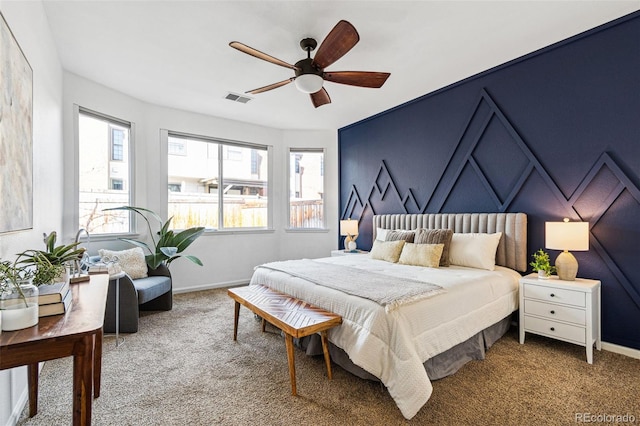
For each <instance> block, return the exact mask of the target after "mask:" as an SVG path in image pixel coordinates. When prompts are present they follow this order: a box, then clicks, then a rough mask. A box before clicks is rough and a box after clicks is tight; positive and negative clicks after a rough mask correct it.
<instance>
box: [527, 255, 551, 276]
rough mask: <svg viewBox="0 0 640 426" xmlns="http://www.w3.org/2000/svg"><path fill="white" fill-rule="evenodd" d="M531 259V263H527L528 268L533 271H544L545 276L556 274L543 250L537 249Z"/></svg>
mask: <svg viewBox="0 0 640 426" xmlns="http://www.w3.org/2000/svg"><path fill="white" fill-rule="evenodd" d="M531 257H532V258H533V261H531V263H529V266H531V267H532V268H533V270H534V271H544V272H545V274H547V276H549V275H551V274H553V273H555V272H556V267H555V266H552V265H551V261H550V260H549V254H548V253H546V252H545V251H544V250H542V249H538V251H537V252H535V253H533V255H532V256H531Z"/></svg>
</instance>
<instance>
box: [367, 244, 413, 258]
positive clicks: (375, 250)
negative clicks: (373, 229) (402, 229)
mask: <svg viewBox="0 0 640 426" xmlns="http://www.w3.org/2000/svg"><path fill="white" fill-rule="evenodd" d="M404 243H405V241H404V240H398V241H378V240H375V241H374V242H373V247H371V251H370V252H369V256H370V257H371V258H372V259H378V260H385V261H387V262H391V263H396V262H397V261H398V259H399V258H400V253H401V252H402V247H403V246H404Z"/></svg>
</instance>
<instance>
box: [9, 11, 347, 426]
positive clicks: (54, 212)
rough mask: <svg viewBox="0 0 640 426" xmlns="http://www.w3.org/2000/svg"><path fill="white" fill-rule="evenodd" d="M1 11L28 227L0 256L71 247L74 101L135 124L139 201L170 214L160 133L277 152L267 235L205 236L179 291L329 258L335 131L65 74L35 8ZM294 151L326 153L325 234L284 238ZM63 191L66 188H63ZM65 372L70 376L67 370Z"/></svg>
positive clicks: (182, 267) (18, 374) (19, 401)
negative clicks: (215, 113)
mask: <svg viewBox="0 0 640 426" xmlns="http://www.w3.org/2000/svg"><path fill="white" fill-rule="evenodd" d="M0 11H2V13H3V15H4V17H5V19H6V20H7V22H8V23H9V26H10V27H11V30H12V31H13V33H14V35H15V37H16V38H17V40H18V43H19V44H20V46H21V48H22V50H23V51H24V53H25V55H26V57H27V59H28V60H29V62H30V64H31V67H32V68H33V76H34V82H33V102H34V117H33V135H34V136H33V162H34V163H33V166H34V167H33V169H34V172H33V175H34V176H33V177H34V184H33V194H34V201H33V206H34V225H33V229H32V230H28V231H22V232H16V233H7V234H0V258H1V259H5V258H12V257H13V255H14V254H15V253H18V252H20V251H23V250H25V249H27V248H38V247H40V246H41V244H42V234H43V233H45V232H47V233H48V232H50V231H52V230H56V231H58V232H59V234H60V238H59V240H60V241H61V242H65V243H68V242H70V241H72V240H73V238H74V236H75V233H76V230H77V225H76V224H75V223H74V220H73V215H74V211H75V209H76V205H77V195H76V194H75V191H74V188H75V185H74V182H75V181H76V179H77V177H76V176H77V170H76V169H75V167H76V166H75V165H76V159H75V155H76V150H75V149H74V134H75V125H74V119H73V115H74V114H73V104H78V105H80V106H83V107H85V108H88V109H92V110H95V111H98V112H101V113H104V114H107V115H112V116H114V117H118V118H121V119H124V120H127V121H130V122H132V123H134V125H135V128H134V137H135V140H134V143H135V148H134V149H135V151H134V158H133V161H134V163H135V165H136V167H135V187H134V196H135V204H137V205H140V206H144V207H148V208H150V209H153V210H155V211H157V212H158V213H160V214H161V215H162V216H165V217H166V193H167V188H166V168H165V166H164V165H165V164H166V160H165V158H166V147H163V148H162V149H161V146H160V129H169V130H175V131H180V132H185V133H193V134H201V135H207V136H214V137H220V138H225V139H231V140H239V141H246V142H256V143H260V144H267V145H272V146H273V157H274V158H273V180H272V182H271V184H272V187H273V188H274V190H273V191H272V194H271V195H270V202H271V203H272V207H273V218H274V223H273V230H272V231H268V232H254V233H244V232H236V233H215V234H211V235H205V236H203V237H201V238H200V239H199V240H197V241H196V242H195V243H194V244H193V246H192V247H191V248H190V250H189V251H190V253H192V254H195V255H197V256H199V257H200V258H201V259H202V260H203V262H204V264H205V266H204V267H198V266H196V265H193V264H191V263H190V262H188V261H186V260H185V261H178V262H175V263H174V264H173V265H172V273H173V277H174V282H175V284H174V288H175V290H176V291H190V290H197V289H203V288H209V287H219V286H225V285H235V284H241V283H246V282H248V280H249V278H250V277H251V273H252V271H253V267H254V266H255V265H258V264H260V263H263V262H267V261H272V260H280V259H288V258H299V257H310V258H312V257H322V256H328V255H329V254H330V251H331V250H332V249H334V248H336V247H337V235H338V233H337V223H338V197H337V191H338V173H337V170H338V166H337V133H336V131H287V130H278V129H272V128H267V127H262V126H256V125H252V124H247V123H242V122H238V121H232V120H226V119H220V118H216V117H209V116H204V115H199V114H194V113H188V112H185V111H178V110H174V109H171V108H165V107H161V106H154V105H149V104H146V103H144V102H141V101H139V100H136V99H134V98H131V97H129V96H127V95H124V94H122V93H119V92H116V91H114V90H111V89H109V88H106V87H104V86H101V85H99V84H96V83H94V82H91V81H88V80H86V79H84V78H81V77H78V76H76V75H73V74H70V73H66V72H63V70H62V67H61V65H60V62H59V60H58V57H57V53H56V48H55V45H54V43H53V39H52V36H51V34H50V32H49V26H48V23H47V21H46V16H45V13H44V9H43V7H42V4H41V3H40V2H17V1H7V0H0ZM290 147H313V148H324V149H325V150H326V151H325V152H326V158H325V176H326V182H325V188H326V194H327V196H326V198H325V202H326V223H327V227H328V230H327V231H326V232H311V233H300V232H288V231H286V230H285V228H286V225H287V214H286V212H287V208H288V204H287V201H288V197H287V179H288V171H287V156H288V149H289V148H290ZM63 188H64V189H63ZM98 247H124V243H121V242H117V241H115V242H114V241H94V242H93V243H92V249H97V248H98ZM70 374H71V372H70ZM26 383H27V381H26V367H20V368H16V369H12V370H4V371H0V425H12V424H15V422H16V420H17V416H19V414H20V412H21V410H22V407H23V406H24V404H25V402H26V400H27V386H26Z"/></svg>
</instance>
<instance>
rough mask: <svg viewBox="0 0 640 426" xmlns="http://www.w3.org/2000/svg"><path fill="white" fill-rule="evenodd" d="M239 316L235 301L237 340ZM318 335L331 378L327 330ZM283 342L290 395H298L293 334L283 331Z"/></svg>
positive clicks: (238, 304) (236, 338)
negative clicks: (285, 348) (289, 381)
mask: <svg viewBox="0 0 640 426" xmlns="http://www.w3.org/2000/svg"><path fill="white" fill-rule="evenodd" d="M239 317H240V302H235V306H234V312H233V340H234V341H236V340H238V319H239ZM265 324H266V321H265V319H264V318H263V319H262V331H263V332H264V331H265ZM320 337H321V339H322V352H323V353H324V362H325V364H326V365H327V376H328V377H329V380H331V379H332V378H333V376H332V374H331V358H330V357H329V347H328V343H327V342H328V340H327V330H323V331H321V332H320ZM284 339H285V344H286V346H287V361H288V363H289V379H290V380H291V395H293V396H296V395H298V393H297V390H296V362H295V353H294V346H293V336H292V335H290V334H288V333H284Z"/></svg>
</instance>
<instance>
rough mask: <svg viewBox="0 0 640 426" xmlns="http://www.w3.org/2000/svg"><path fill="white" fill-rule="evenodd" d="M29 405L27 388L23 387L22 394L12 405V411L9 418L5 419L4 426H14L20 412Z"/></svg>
mask: <svg viewBox="0 0 640 426" xmlns="http://www.w3.org/2000/svg"><path fill="white" fill-rule="evenodd" d="M28 403H29V388H28V387H25V389H24V391H23V392H22V394H21V395H20V396H19V397H18V400H17V401H16V403H15V404H14V405H13V409H12V410H11V416H9V418H8V419H7V423H6V426H15V425H16V424H18V419H20V415H21V414H22V411H23V410H24V408H25V407H26V406H27V404H28Z"/></svg>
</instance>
